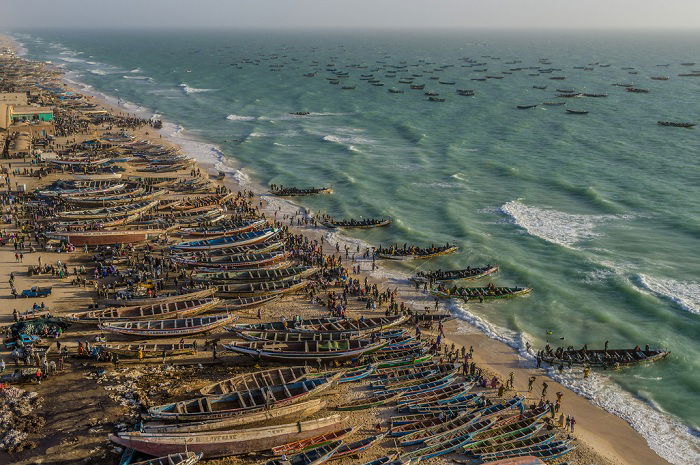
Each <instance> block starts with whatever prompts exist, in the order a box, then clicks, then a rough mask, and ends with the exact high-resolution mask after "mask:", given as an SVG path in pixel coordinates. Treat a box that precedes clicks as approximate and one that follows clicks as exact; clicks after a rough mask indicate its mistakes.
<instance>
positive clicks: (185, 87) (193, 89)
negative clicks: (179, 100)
mask: <svg viewBox="0 0 700 465" xmlns="http://www.w3.org/2000/svg"><path fill="white" fill-rule="evenodd" d="M180 87H182V90H183V91H184V92H185V93H186V94H187V95H190V94H198V93H200V92H211V91H212V90H214V89H198V88H196V87H190V86H188V85H187V84H185V83H182V84H180Z"/></svg>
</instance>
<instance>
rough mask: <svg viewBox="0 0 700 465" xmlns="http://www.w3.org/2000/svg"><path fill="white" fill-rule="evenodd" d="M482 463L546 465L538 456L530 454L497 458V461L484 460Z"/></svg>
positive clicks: (488, 464)
mask: <svg viewBox="0 0 700 465" xmlns="http://www.w3.org/2000/svg"><path fill="white" fill-rule="evenodd" d="M482 465H545V463H544V462H543V461H542V460H540V459H538V458H537V457H533V456H531V455H528V456H526V457H513V458H508V459H503V460H496V461H495V462H491V461H489V462H484V463H482Z"/></svg>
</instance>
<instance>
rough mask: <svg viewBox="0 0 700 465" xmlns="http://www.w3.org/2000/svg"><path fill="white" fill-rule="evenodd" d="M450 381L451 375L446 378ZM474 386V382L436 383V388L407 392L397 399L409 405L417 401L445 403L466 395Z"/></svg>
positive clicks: (417, 402) (401, 403)
mask: <svg viewBox="0 0 700 465" xmlns="http://www.w3.org/2000/svg"><path fill="white" fill-rule="evenodd" d="M447 380H448V381H449V382H451V381H452V380H451V377H449V378H448V379H447ZM473 387H474V383H454V384H449V385H444V384H443V385H442V386H440V385H438V386H437V387H436V388H433V389H431V388H428V389H425V390H423V391H418V392H415V393H414V392H407V393H405V394H404V395H403V396H402V398H401V399H399V401H398V404H399V405H400V406H401V405H410V404H419V403H435V404H445V403H448V402H456V401H458V400H460V399H461V398H463V397H464V396H466V395H467V394H468V392H469V390H470V389H471V388H473Z"/></svg>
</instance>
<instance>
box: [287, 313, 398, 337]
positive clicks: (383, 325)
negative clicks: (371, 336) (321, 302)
mask: <svg viewBox="0 0 700 465" xmlns="http://www.w3.org/2000/svg"><path fill="white" fill-rule="evenodd" d="M407 319H408V316H406V315H395V316H386V317H384V316H382V317H372V318H360V319H358V320H336V321H331V322H327V323H322V324H317V325H301V326H299V327H297V328H294V331H299V332H314V333H321V332H346V331H356V332H367V331H372V330H375V329H379V330H385V329H388V328H391V327H394V326H397V325H400V324H401V323H403V322H405V321H406V320H407Z"/></svg>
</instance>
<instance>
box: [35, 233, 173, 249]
mask: <svg viewBox="0 0 700 465" xmlns="http://www.w3.org/2000/svg"><path fill="white" fill-rule="evenodd" d="M165 232H166V231H165V230H164V229H135V230H130V231H129V230H127V231H85V232H71V231H66V232H52V233H48V234H47V236H48V237H49V238H51V239H57V240H59V241H64V242H67V243H69V244H72V245H74V246H76V247H82V246H84V245H88V246H90V245H113V244H131V243H134V242H143V241H146V240H148V239H153V238H156V237H158V236H160V235H161V234H164V233H165Z"/></svg>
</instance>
